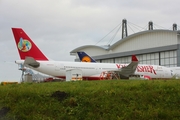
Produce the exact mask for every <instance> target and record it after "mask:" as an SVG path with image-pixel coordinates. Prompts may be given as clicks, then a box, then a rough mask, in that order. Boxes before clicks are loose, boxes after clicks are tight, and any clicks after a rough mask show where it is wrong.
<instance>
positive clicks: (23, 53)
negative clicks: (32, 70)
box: [12, 28, 48, 60]
mask: <svg viewBox="0 0 180 120" xmlns="http://www.w3.org/2000/svg"><path fill="white" fill-rule="evenodd" d="M12 31H13V34H14V38H15V41H16V46H17V48H18V52H19V55H20V58H21V59H22V60H24V59H25V58H26V57H33V58H34V59H35V60H48V59H47V57H46V56H45V55H44V54H43V53H42V52H41V51H40V50H39V48H38V47H37V46H36V45H35V44H34V42H33V41H32V40H31V39H30V38H29V37H28V35H27V34H26V33H25V32H24V31H23V30H22V29H21V28H12Z"/></svg>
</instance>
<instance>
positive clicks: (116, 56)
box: [70, 21, 180, 67]
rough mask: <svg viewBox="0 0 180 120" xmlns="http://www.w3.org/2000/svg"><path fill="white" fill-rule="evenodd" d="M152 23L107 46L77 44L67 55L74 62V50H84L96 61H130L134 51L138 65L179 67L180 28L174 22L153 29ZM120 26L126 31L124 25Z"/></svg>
mask: <svg viewBox="0 0 180 120" xmlns="http://www.w3.org/2000/svg"><path fill="white" fill-rule="evenodd" d="M125 23H126V21H125ZM122 24H124V23H122ZM152 26H153V23H152V22H149V30H145V31H141V32H137V33H135V34H131V35H129V36H125V37H122V39H120V40H119V41H117V42H116V43H114V44H112V45H108V46H106V47H102V46H96V45H85V46H80V47H78V48H75V49H74V50H72V51H71V52H70V55H75V56H76V59H75V61H79V59H78V56H77V54H76V52H78V51H85V52H86V53H87V54H89V55H90V56H91V57H92V58H94V59H95V60H96V61H97V62H102V63H129V62H130V61H131V55H132V54H135V55H136V56H137V58H138V59H139V61H140V64H153V65H163V66H169V67H175V66H180V31H179V30H177V25H176V24H173V30H165V29H154V30H153V27H152ZM123 29H124V30H125V31H126V30H127V29H126V24H125V26H124V28H123ZM123 32H124V31H123ZM123 32H122V34H123ZM125 33H126V32H125Z"/></svg>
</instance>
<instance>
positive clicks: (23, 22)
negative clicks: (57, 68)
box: [0, 0, 180, 81]
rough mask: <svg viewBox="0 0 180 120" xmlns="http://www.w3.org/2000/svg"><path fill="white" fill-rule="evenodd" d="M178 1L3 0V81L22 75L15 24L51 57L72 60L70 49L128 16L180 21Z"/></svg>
mask: <svg viewBox="0 0 180 120" xmlns="http://www.w3.org/2000/svg"><path fill="white" fill-rule="evenodd" d="M179 4H180V1H179V0H166V1H164V0H148V1H142V0H126V1H125V0H0V16H1V17H0V23H1V27H0V55H1V57H0V81H7V80H8V81H19V79H20V76H21V72H20V71H18V70H17V68H18V67H17V65H16V64H15V63H14V61H15V60H17V59H19V54H18V52H17V49H16V46H15V41H14V38H13V34H12V30H11V28H12V27H20V28H23V30H24V31H25V32H26V33H27V34H28V35H29V36H30V38H31V39H32V40H33V41H34V42H35V43H36V44H37V46H38V47H39V48H40V49H41V50H42V51H43V53H44V54H46V55H47V56H48V57H49V58H51V59H54V60H62V61H74V58H75V57H74V56H70V54H69V52H70V51H71V50H73V49H75V48H77V47H79V46H82V45H88V44H91V45H94V44H96V43H97V42H98V41H99V40H100V39H101V38H103V37H104V36H105V35H106V34H107V33H109V32H110V31H111V30H112V29H113V28H114V27H115V26H117V25H118V24H120V23H121V21H122V19H124V18H126V19H127V21H129V22H131V23H134V24H136V25H138V26H141V27H144V26H147V24H148V22H149V21H153V22H154V24H157V25H160V26H162V27H164V28H167V29H171V28H172V24H173V23H177V25H178V26H179V24H180V16H179V11H180V8H179ZM119 36H120V35H119ZM104 43H107V41H106V42H104ZM104 43H100V44H99V45H101V44H104ZM5 61H6V62H5Z"/></svg>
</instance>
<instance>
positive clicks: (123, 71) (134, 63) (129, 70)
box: [116, 55, 139, 77]
mask: <svg viewBox="0 0 180 120" xmlns="http://www.w3.org/2000/svg"><path fill="white" fill-rule="evenodd" d="M138 63H139V61H138V59H137V58H136V56H135V55H132V61H131V63H130V64H129V65H127V66H125V67H123V68H121V69H120V71H116V72H118V73H119V74H121V75H123V76H126V77H128V76H129V75H131V74H134V72H135V71H136V68H137V66H138Z"/></svg>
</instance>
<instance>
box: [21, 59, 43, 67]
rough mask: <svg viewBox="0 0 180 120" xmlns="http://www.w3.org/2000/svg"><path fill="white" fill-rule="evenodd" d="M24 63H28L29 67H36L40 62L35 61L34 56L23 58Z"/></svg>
mask: <svg viewBox="0 0 180 120" xmlns="http://www.w3.org/2000/svg"><path fill="white" fill-rule="evenodd" d="M24 65H25V66H26V65H28V66H31V67H34V68H37V67H39V66H40V63H39V62H37V61H36V60H35V59H34V58H32V57H26V58H25V61H24Z"/></svg>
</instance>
